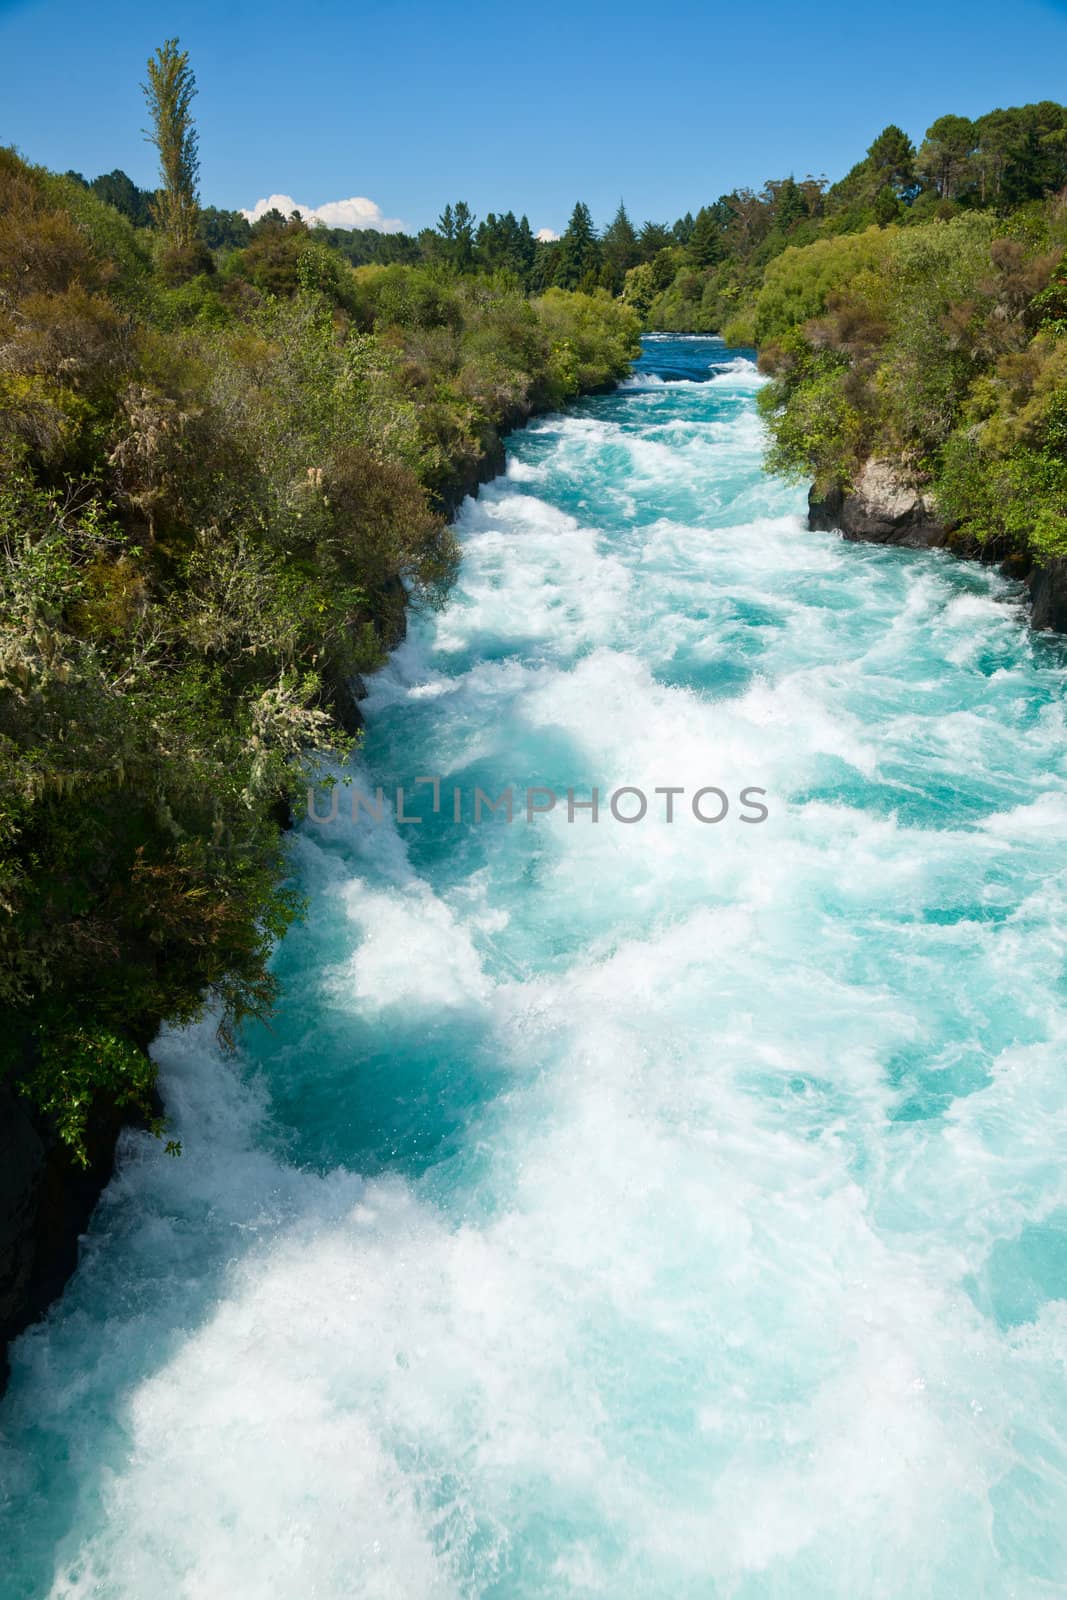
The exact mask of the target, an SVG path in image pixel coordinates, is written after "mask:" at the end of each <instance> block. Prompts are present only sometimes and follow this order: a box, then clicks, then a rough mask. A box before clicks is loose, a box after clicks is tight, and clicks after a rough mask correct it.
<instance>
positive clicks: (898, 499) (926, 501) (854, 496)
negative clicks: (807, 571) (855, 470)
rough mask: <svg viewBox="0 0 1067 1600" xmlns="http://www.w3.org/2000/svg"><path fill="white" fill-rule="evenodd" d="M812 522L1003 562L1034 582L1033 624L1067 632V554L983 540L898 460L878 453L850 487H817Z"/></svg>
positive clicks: (848, 534) (861, 536) (849, 535)
mask: <svg viewBox="0 0 1067 1600" xmlns="http://www.w3.org/2000/svg"><path fill="white" fill-rule="evenodd" d="M808 526H809V527H810V528H811V529H812V530H813V531H822V532H827V531H830V530H835V531H837V532H840V533H842V534H843V535H844V537H845V538H846V539H854V540H862V541H865V542H867V543H870V544H895V545H901V546H903V547H905V548H906V549H910V550H933V549H941V548H945V549H948V550H951V551H952V553H953V555H957V556H960V557H963V558H967V559H972V560H977V561H991V562H1000V563H1001V565H1002V568H1003V570H1004V571H1005V573H1006V574H1007V575H1008V576H1009V577H1013V578H1023V579H1025V580H1026V582H1027V583H1028V585H1029V588H1030V598H1031V604H1032V610H1031V617H1030V620H1031V623H1032V624H1033V626H1034V627H1035V628H1054V629H1056V630H1057V631H1059V632H1061V633H1067V557H1063V556H1053V557H1050V558H1048V559H1046V560H1045V561H1042V562H1040V563H1037V562H1030V561H1029V560H1027V559H1020V558H1019V557H1018V556H1017V555H1011V554H1007V553H1006V552H1004V551H1002V550H997V549H992V548H990V547H989V546H982V545H979V544H977V543H976V541H975V540H974V539H971V538H968V537H966V536H965V535H962V534H960V533H958V532H956V531H955V530H953V529H952V528H951V527H950V526H948V525H947V524H945V523H944V522H940V521H939V520H938V517H937V510H936V507H935V506H934V503H933V501H932V500H931V499H930V497H929V496H928V495H926V494H924V493H923V491H922V489H921V488H920V487H919V486H917V485H916V484H914V483H912V482H911V481H910V480H909V479H908V478H907V476H906V475H905V473H904V472H903V471H902V470H901V469H900V467H898V466H897V465H896V464H895V463H894V462H891V461H886V460H882V459H878V458H875V459H872V460H870V461H868V462H866V464H865V465H864V467H863V469H862V471H861V472H860V473H859V474H858V476H857V477H856V480H855V482H854V483H853V484H851V485H850V486H849V487H847V488H845V487H841V486H839V487H835V488H832V489H830V490H829V491H827V492H826V493H825V494H818V493H816V491H815V489H812V490H811V493H810V494H809V495H808Z"/></svg>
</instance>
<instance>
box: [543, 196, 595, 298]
mask: <svg viewBox="0 0 1067 1600" xmlns="http://www.w3.org/2000/svg"><path fill="white" fill-rule="evenodd" d="M599 266H600V244H599V241H598V239H597V236H596V229H595V228H594V227H593V218H592V216H591V215H590V211H589V207H588V206H587V205H583V204H582V202H581V201H580V200H579V201H578V204H577V205H576V206H575V208H574V210H573V211H572V212H571V220H570V221H569V222H568V224H567V231H566V233H565V234H564V235H563V238H562V239H561V240H560V244H559V253H558V256H557V261H556V271H555V278H554V281H555V282H556V283H557V284H558V285H559V287H560V288H561V289H577V287H578V285H579V284H580V283H581V282H582V280H583V279H584V278H586V277H587V276H588V275H589V274H591V273H596V271H597V270H598V268H599Z"/></svg>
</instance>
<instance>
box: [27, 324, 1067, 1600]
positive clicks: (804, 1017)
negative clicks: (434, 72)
mask: <svg viewBox="0 0 1067 1600" xmlns="http://www.w3.org/2000/svg"><path fill="white" fill-rule="evenodd" d="M758 383H759V379H758V377H757V375H756V372H755V368H754V367H753V365H752V363H751V362H750V361H748V360H746V359H745V358H744V357H739V356H737V355H734V354H731V353H730V352H728V351H726V350H725V349H724V348H723V346H722V345H721V344H720V343H719V342H717V341H715V340H708V339H671V338H665V337H653V338H651V339H649V340H647V341H646V342H645V346H644V355H643V356H642V359H641V361H640V362H639V363H638V364H637V368H636V369H635V374H634V376H633V377H632V378H631V379H629V380H628V381H627V382H626V383H625V384H624V385H623V386H622V387H621V388H620V389H619V390H617V391H616V392H615V393H614V394H611V395H606V396H598V397H595V398H592V399H589V400H586V401H584V402H582V403H581V404H578V405H576V406H575V407H573V408H572V409H571V410H570V411H568V412H567V413H566V414H563V415H559V416H550V417H547V418H543V419H540V420H538V421H535V422H534V423H533V424H531V425H530V426H529V427H528V428H526V429H525V430H523V431H522V432H521V433H519V434H517V435H516V436H514V437H513V439H512V440H511V451H510V455H509V459H508V467H507V471H506V473H505V475H504V476H503V477H501V478H499V479H498V480H497V481H496V482H494V483H492V484H490V485H489V486H487V487H486V488H485V489H484V490H483V491H482V493H481V494H480V495H479V497H478V499H477V500H476V501H468V502H467V503H466V504H465V506H464V508H463V511H462V514H461V517H460V530H461V533H462V536H463V542H464V561H463V568H462V573H461V578H460V583H459V586H458V588H457V591H456V592H455V594H454V596H453V597H452V599H451V601H450V603H449V604H448V606H447V608H446V609H444V610H443V611H441V612H439V613H436V614H428V615H425V616H422V617H418V618H416V619H415V620H414V622H413V624H412V627H411V630H410V634H409V637H408V639H407V640H406V642H405V643H404V644H403V645H402V646H401V648H400V649H399V650H398V651H397V652H396V654H395V655H394V657H393V658H392V659H391V661H390V663H389V665H388V666H387V667H386V668H385V669H384V670H383V671H382V672H381V673H379V674H378V675H377V676H376V677H375V678H374V679H373V680H372V681H371V683H370V685H369V689H370V697H369V700H368V701H367V703H366V706H365V710H366V712H367V717H368V733H367V737H366V740H365V744H364V747H363V749H362V752H361V753H360V756H359V758H358V760H357V761H356V762H355V763H354V765H353V776H354V787H355V789H357V790H359V791H360V793H362V794H364V795H365V796H366V797H367V798H368V800H369V802H370V810H371V811H373V807H374V804H375V803H376V800H375V790H376V789H377V788H378V787H380V788H381V789H382V791H383V796H384V803H383V814H382V819H381V821H377V820H375V817H374V816H373V815H372V814H370V812H369V811H368V807H367V806H363V805H361V806H360V807H358V808H357V809H358V817H357V820H356V821H354V822H353V820H352V817H351V795H352V790H350V789H348V788H346V787H344V786H341V787H340V788H339V789H337V790H335V794H337V795H339V797H340V805H339V807H338V817H337V819H336V820H335V821H332V822H323V823H321V824H316V823H314V822H308V823H305V824H304V825H302V826H301V828H300V829H299V830H298V831H297V832H296V834H295V835H294V837H293V840H292V854H293V862H294V873H295V875H296V876H297V878H298V880H299V882H300V884H301V886H302V888H303V890H304V892H305V894H306V895H307V896H308V903H309V910H308V915H307V918H306V920H305V921H304V922H303V923H302V924H301V925H299V926H297V927H294V929H293V930H292V931H291V932H290V934H289V935H288V936H287V937H286V939H285V940H284V941H283V943H282V945H281V947H280V949H279V951H278V954H277V958H276V962H277V968H278V972H279V975H280V977H281V979H282V981H283V984H284V999H283V1003H282V1006H281V1009H280V1012H279V1015H278V1017H277V1018H276V1020H275V1021H274V1023H273V1024H272V1025H271V1027H270V1028H265V1027H257V1028H254V1029H251V1030H248V1031H247V1032H246V1034H245V1035H244V1037H243V1039H242V1042H241V1048H240V1050H239V1053H238V1055H237V1056H236V1058H231V1059H227V1058H225V1057H224V1056H223V1055H222V1054H221V1053H220V1051H219V1049H218V1047H217V1045H216V1043H215V1041H214V1037H213V1033H212V1030H211V1028H210V1027H208V1026H206V1025H205V1026H204V1027H201V1028H197V1029H193V1030H190V1031H188V1032H186V1033H184V1034H178V1035H171V1036H168V1037H165V1038H163V1039H162V1040H161V1041H160V1042H159V1044H158V1045H157V1047H156V1048H157V1054H158V1058H159V1061H160V1065H161V1072H162V1082H163V1086H164V1090H165V1094H166V1099H167V1103H168V1107H169V1109H170V1114H171V1118H172V1123H173V1127H172V1132H173V1133H174V1135H175V1136H176V1137H179V1138H180V1139H181V1141H182V1147H183V1148H182V1154H181V1155H180V1157H178V1158H177V1159H174V1158H172V1157H169V1156H167V1155H166V1154H164V1152H163V1150H162V1148H161V1147H160V1145H159V1144H157V1143H156V1142H155V1141H153V1140H151V1139H150V1138H148V1137H147V1136H145V1135H140V1134H129V1135H127V1136H125V1138H124V1142H123V1147H122V1152H121V1163H120V1168H119V1171H118V1175H117V1176H116V1178H115V1180H114V1181H113V1183H112V1184H111V1186H110V1188H109V1189H108V1191H107V1192H106V1194H105V1196H104V1199H103V1201H102V1203H101V1205H100V1207H99V1208H98V1211H97V1214H96V1217H95V1220H94V1223H93V1226H92V1231H91V1235H90V1237H89V1240H88V1242H87V1244H86V1246H85V1249H84V1252H83V1259H82V1265H81V1267H80V1269H79V1272H78V1274H77V1276H76V1278H75V1279H74V1280H73V1281H72V1283H71V1285H70V1286H69V1288H68V1290H67V1292H66V1294H65V1296H64V1298H63V1299H62V1301H61V1302H60V1303H59V1305H58V1306H57V1307H56V1308H55V1309H54V1311H53V1313H52V1315H51V1317H50V1319H49V1320H48V1322H47V1323H46V1324H44V1325H42V1326H40V1327H38V1328H36V1329H34V1330H32V1331H31V1332H30V1333H29V1334H28V1335H27V1336H25V1337H24V1338H23V1339H22V1340H21V1341H20V1342H19V1343H18V1344H17V1345H16V1347H15V1349H14V1351H13V1376H12V1383H11V1388H10V1390H9V1393H8V1396H7V1398H6V1400H5V1401H4V1403H3V1406H2V1407H0V1562H2V1563H3V1564H4V1565H3V1567H2V1568H0V1596H2V1597H3V1600H22V1597H26V1596H31V1595H33V1596H36V1595H53V1596H64V1597H71V1600H72V1597H86V1600H87V1597H90V1596H92V1597H108V1600H112V1597H113V1600H157V1597H167V1600H171V1597H180V1600H215V1597H218V1600H223V1597H226V1600H273V1597H277V1600H307V1597H310V1596H319V1597H323V1600H335V1597H346V1600H347V1597H359V1600H386V1597H389V1600H392V1597H396V1600H422V1597H431V1596H432V1597H438V1596H441V1597H465V1600H473V1597H479V1600H483V1597H484V1600H527V1597H538V1600H545V1597H548V1600H555V1597H560V1600H563V1597H578V1596H581V1597H585V1596H589V1597H592V1596H606V1597H609V1600H689V1597H694V1600H695V1597H700V1600H714V1597H719V1596H721V1597H723V1600H756V1597H759V1600H769V1597H781V1600H809V1597H810V1600H833V1597H840V1600H858V1597H861V1596H862V1597H864V1600H867V1597H872V1596H882V1597H887V1600H905V1597H908V1600H910V1597H912V1596H922V1597H942V1596H943V1597H949V1596H953V1597H956V1596H962V1595H966V1596H968V1597H970V1596H972V1595H979V1594H980V1595H983V1596H997V1597H999V1596H1004V1597H1007V1596H1017V1597H1029V1596H1039V1595H1040V1596H1044V1595H1050V1594H1067V1445H1065V1438H1067V1162H1065V1160H1064V1151H1065V1149H1067V1059H1065V1050H1064V1032H1065V1029H1064V1012H1063V1000H1064V955H1065V943H1067V882H1065V873H1064V861H1065V854H1064V844H1065V837H1067V743H1065V739H1064V714H1063V711H1064V687H1065V682H1067V660H1065V654H1064V650H1063V647H1062V645H1061V644H1060V643H1059V642H1057V641H1055V640H1053V639H1050V638H1047V637H1040V636H1035V635H1033V634H1031V633H1030V632H1029V631H1028V629H1027V627H1026V624H1025V613H1024V610H1023V606H1022V599H1021V592H1020V591H1019V590H1017V588H1016V587H1015V586H1013V585H1011V584H1009V583H1008V582H1007V581H1006V580H1004V579H1003V578H1001V577H1000V576H998V575H997V574H996V573H994V572H992V571H989V570H985V569H982V568H981V567H978V566H975V565H970V564H964V563H958V562H954V561H953V560H952V559H951V558H950V557H949V556H947V555H945V554H943V553H932V554H931V553H919V552H907V551H899V550H890V549H883V548H874V547H868V546H860V545H847V544H845V543H843V542H842V541H841V540H840V539H839V538H838V537H837V536H835V535H833V534H825V533H820V534H813V533H808V532H807V531H805V527H804V522H803V519H802V514H801V513H802V507H803V496H802V494H801V493H800V491H798V490H797V488H796V487H795V486H791V485H788V484H784V483H782V482H780V481H776V480H774V479H769V478H767V477H765V476H764V475H763V474H762V473H761V470H760V454H761V443H762V441H761V429H760V423H759V420H758V417H757V414H756V410H755V391H756V389H757V387H758ZM420 777H421V778H430V777H436V778H438V779H439V780H440V787H439V790H438V791H437V799H438V801H439V808H438V810H437V811H436V813H435V812H434V809H433V801H434V797H435V789H434V785H433V784H430V783H422V784H417V783H416V779H418V778H420ZM398 787H403V788H404V790H405V798H404V807H405V810H404V813H403V814H404V815H405V816H408V815H411V816H415V815H418V816H420V817H421V819H422V820H420V821H418V822H405V821H399V822H398V821H397V816H396V806H395V799H396V791H397V789H398ZM509 787H510V788H511V789H512V792H513V801H514V814H513V820H512V821H511V822H510V823H509V822H508V821H507V818H506V814H505V808H504V807H503V806H498V809H497V810H496V812H494V813H490V812H489V811H488V809H487V808H484V806H483V814H482V816H481V820H480V821H478V822H477V823H475V822H474V820H473V806H474V803H475V791H476V790H478V789H481V790H482V791H483V792H484V794H485V795H486V796H487V797H489V798H490V799H491V800H493V801H497V800H499V797H500V796H501V794H502V793H503V791H505V790H506V789H507V788H509ZM594 787H595V788H596V789H597V791H598V804H599V813H598V816H597V819H596V821H594V820H593V818H592V814H591V812H590V811H589V810H587V809H581V808H580V802H581V801H588V800H589V799H591V794H592V790H593V788H594ZM568 789H569V790H571V791H572V796H571V798H572V799H573V800H575V801H577V802H579V805H578V806H576V807H574V808H572V815H571V816H569V815H568V805H567V791H568ZM667 789H673V790H677V791H681V793H678V794H675V795H674V796H673V797H671V796H668V795H666V794H664V793H662V792H659V793H657V791H664V790H667ZM701 790H703V791H705V793H704V794H703V797H702V798H700V799H698V800H697V802H696V805H697V811H698V812H699V813H700V815H697V814H696V813H695V812H694V803H693V797H694V796H695V795H697V792H698V791H701ZM743 790H745V791H747V792H748V795H749V803H748V807H747V810H746V809H745V808H743V806H742V802H741V799H740V796H741V793H742V791H743ZM756 790H759V791H763V798H762V800H760V799H759V797H758V796H755V795H754V791H756ZM455 791H458V793H459V799H458V805H459V811H460V820H459V821H458V822H457V821H455V820H454V816H455V813H454V807H455V806H456V804H457V801H456V798H455ZM527 791H531V794H530V795H529V796H528V793H527ZM620 791H625V793H620ZM549 792H551V795H554V796H556V797H557V799H556V803H555V804H554V806H553V808H552V809H551V810H549V809H548V806H549ZM612 797H614V799H615V812H617V813H618V814H619V815H618V816H617V815H616V814H615V813H613V811H612V809H611V800H612ZM528 798H529V800H530V804H531V807H532V809H531V814H530V818H529V820H527V812H526V804H527V800H528ZM642 800H643V801H644V802H645V804H646V808H647V809H646V811H645V814H644V816H643V817H642V818H641V820H639V821H623V820H619V816H623V817H625V816H632V815H635V814H636V813H637V812H638V811H639V810H640V808H641V803H642ZM724 800H725V802H726V807H727V809H726V812H725V814H724V815H722V817H721V820H718V821H715V820H712V819H714V818H715V817H716V815H717V814H718V813H719V812H720V811H722V809H723V801H724ZM668 802H670V803H671V806H672V811H673V819H672V820H671V821H668V820H667V814H666V813H667V806H668ZM479 804H480V805H481V804H482V802H479ZM762 808H765V811H766V816H765V817H763V818H762V819H761V815H760V812H761V809H762ZM319 811H320V812H321V813H322V814H323V815H328V814H329V810H328V805H327V797H326V795H325V793H324V792H323V793H322V794H321V795H320V798H319ZM704 819H707V820H704Z"/></svg>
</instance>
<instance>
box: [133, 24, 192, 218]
mask: <svg viewBox="0 0 1067 1600" xmlns="http://www.w3.org/2000/svg"><path fill="white" fill-rule="evenodd" d="M141 87H142V89H143V90H144V97H145V100H146V101H147V103H148V113H149V116H150V117H151V119H152V126H151V128H150V129H146V130H145V138H146V139H147V140H148V142H149V143H150V144H154V145H155V147H156V149H157V150H158V152H159V175H160V178H161V180H162V186H161V188H160V190H159V193H158V195H157V196H156V199H155V202H154V204H153V207H152V210H153V215H154V217H155V220H156V223H157V225H158V226H159V227H160V228H161V229H162V231H163V232H164V233H165V234H166V236H167V239H168V241H169V242H170V244H171V246H172V247H173V248H175V249H178V250H185V249H188V248H189V247H190V246H191V245H193V244H194V243H195V241H196V236H197V225H198V223H199V220H200V197H199V195H198V193H197V179H198V177H199V173H200V156H199V154H198V150H197V133H196V123H195V122H194V121H193V115H192V111H191V110H190V107H191V105H192V102H193V96H194V95H195V94H196V78H195V76H194V74H193V69H192V67H191V66H190V65H189V52H188V51H187V50H179V49H178V41H177V39H168V40H166V42H165V43H164V44H162V45H161V46H160V48H159V49H158V50H157V51H156V53H155V55H154V56H150V57H149V60H148V82H147V83H145V84H142V85H141Z"/></svg>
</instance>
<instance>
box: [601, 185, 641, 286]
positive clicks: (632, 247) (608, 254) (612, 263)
mask: <svg viewBox="0 0 1067 1600" xmlns="http://www.w3.org/2000/svg"><path fill="white" fill-rule="evenodd" d="M600 243H601V250H602V253H603V258H604V269H605V272H606V274H607V277H608V279H609V282H608V287H609V288H610V289H612V290H614V292H615V293H616V294H618V293H619V291H620V290H621V288H622V286H623V282H624V281H625V278H626V274H627V273H628V272H629V270H630V268H631V267H636V265H637V263H638V262H639V261H640V259H641V252H640V250H639V249H638V247H637V230H636V229H635V227H634V225H633V223H632V222H631V221H630V218H629V216H628V215H627V213H626V207H625V205H624V204H623V202H622V201H621V200H620V201H619V209H618V211H616V213H615V216H614V218H613V219H612V221H611V222H610V223H609V225H608V227H607V228H605V230H604V237H603V239H602V240H601V241H600Z"/></svg>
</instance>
